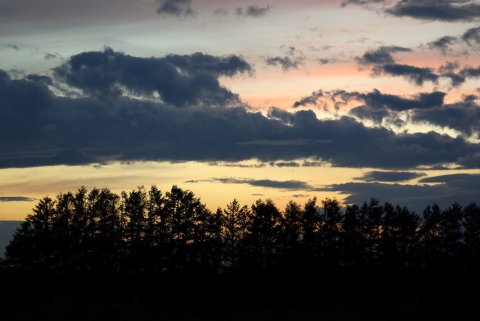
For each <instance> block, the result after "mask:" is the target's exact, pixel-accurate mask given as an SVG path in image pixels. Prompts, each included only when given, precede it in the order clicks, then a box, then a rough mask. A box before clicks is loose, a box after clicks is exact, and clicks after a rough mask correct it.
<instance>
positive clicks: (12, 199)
mask: <svg viewBox="0 0 480 321" xmlns="http://www.w3.org/2000/svg"><path fill="white" fill-rule="evenodd" d="M32 201H35V199H34V198H30V197H25V196H0V203H1V202H32Z"/></svg>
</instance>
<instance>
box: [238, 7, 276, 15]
mask: <svg viewBox="0 0 480 321" xmlns="http://www.w3.org/2000/svg"><path fill="white" fill-rule="evenodd" d="M269 11H270V6H268V5H267V6H265V7H259V6H256V5H250V6H247V7H245V8H241V7H239V8H236V9H235V15H237V16H238V17H253V18H260V17H263V16H266V15H267V14H268V12H269Z"/></svg>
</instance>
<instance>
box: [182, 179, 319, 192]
mask: <svg viewBox="0 0 480 321" xmlns="http://www.w3.org/2000/svg"><path fill="white" fill-rule="evenodd" d="M202 182H207V183H222V184H246V185H250V186H255V187H268V188H275V189H282V190H295V191H296V190H311V189H312V187H311V186H310V185H309V184H307V183H306V182H302V181H295V180H290V181H275V180H270V179H251V178H231V177H227V178H211V179H206V180H189V181H186V182H185V183H202Z"/></svg>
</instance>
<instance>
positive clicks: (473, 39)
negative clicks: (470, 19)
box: [462, 27, 480, 46]
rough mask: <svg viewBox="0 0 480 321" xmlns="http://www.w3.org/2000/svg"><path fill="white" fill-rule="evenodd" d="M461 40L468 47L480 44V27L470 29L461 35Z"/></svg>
mask: <svg viewBox="0 0 480 321" xmlns="http://www.w3.org/2000/svg"><path fill="white" fill-rule="evenodd" d="M462 40H463V41H465V42H466V43H467V44H469V45H470V46H474V45H479V44H480V27H475V28H470V29H468V30H467V31H465V32H464V33H463V35H462Z"/></svg>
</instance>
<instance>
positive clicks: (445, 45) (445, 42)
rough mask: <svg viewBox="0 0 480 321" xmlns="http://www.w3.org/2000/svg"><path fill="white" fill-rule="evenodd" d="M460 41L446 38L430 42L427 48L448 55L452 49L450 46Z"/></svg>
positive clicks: (450, 37) (449, 37)
mask: <svg viewBox="0 0 480 321" xmlns="http://www.w3.org/2000/svg"><path fill="white" fill-rule="evenodd" d="M457 41H458V39H457V37H452V36H444V37H440V38H438V39H437V40H435V41H432V42H429V43H428V44H427V47H428V48H429V49H433V50H440V51H441V52H442V53H443V54H447V53H448V52H449V51H450V50H451V49H450V46H451V45H453V44H455V43H456V42H457Z"/></svg>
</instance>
